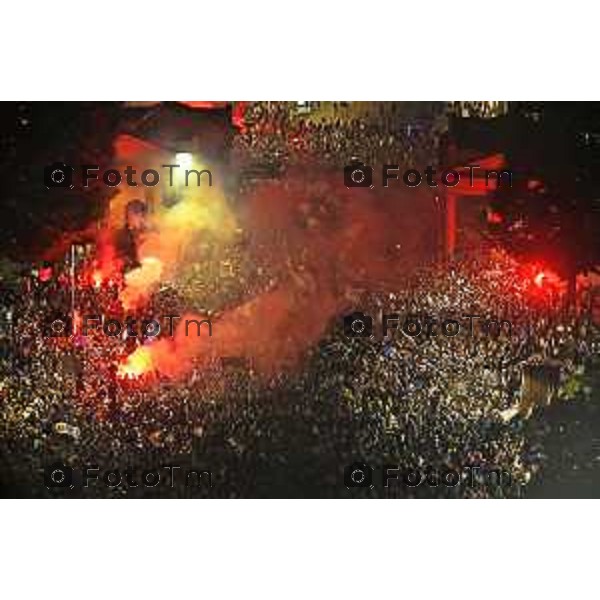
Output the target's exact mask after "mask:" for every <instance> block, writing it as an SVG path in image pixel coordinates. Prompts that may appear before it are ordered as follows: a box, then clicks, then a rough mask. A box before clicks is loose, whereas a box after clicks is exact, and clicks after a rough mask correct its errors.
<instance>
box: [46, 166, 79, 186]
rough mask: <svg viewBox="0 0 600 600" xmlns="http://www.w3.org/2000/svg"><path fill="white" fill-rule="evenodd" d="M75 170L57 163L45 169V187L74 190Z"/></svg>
mask: <svg viewBox="0 0 600 600" xmlns="http://www.w3.org/2000/svg"><path fill="white" fill-rule="evenodd" d="M74 171H75V169H73V167H71V166H70V165H66V164H65V163H61V162H55V163H52V164H51V165H48V166H47V167H44V185H45V186H46V187H47V188H48V189H50V188H70V189H73V172H74Z"/></svg>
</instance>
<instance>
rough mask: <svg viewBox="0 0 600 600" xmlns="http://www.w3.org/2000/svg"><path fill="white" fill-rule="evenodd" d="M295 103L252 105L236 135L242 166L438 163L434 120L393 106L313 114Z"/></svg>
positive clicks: (437, 136)
mask: <svg viewBox="0 0 600 600" xmlns="http://www.w3.org/2000/svg"><path fill="white" fill-rule="evenodd" d="M293 105H294V103H285V102H270V103H267V102H256V103H252V104H250V105H249V106H248V108H247V115H246V123H247V125H246V127H245V130H244V132H243V133H242V134H240V135H239V136H236V138H235V139H236V143H235V146H234V156H236V157H237V159H238V161H239V162H240V163H241V164H242V166H243V168H247V169H249V170H252V168H253V166H257V165H260V166H263V167H264V166H265V165H269V166H272V167H274V168H275V169H280V170H282V169H285V167H286V166H289V165H294V164H297V163H302V164H304V165H306V164H307V163H311V162H314V163H315V164H316V163H318V164H321V165H330V166H333V167H337V168H339V167H340V165H345V164H348V163H349V162H350V161H352V160H360V161H362V162H364V163H365V164H369V165H382V164H386V163H391V164H402V165H407V166H412V167H415V168H425V167H426V166H428V165H435V164H436V163H437V160H438V155H439V148H438V144H439V140H440V133H441V131H440V128H439V126H436V125H435V120H434V119H432V118H428V119H410V120H407V119H406V118H405V119H402V118H401V117H400V116H398V115H397V114H396V113H394V112H393V111H390V113H389V114H388V113H385V114H384V115H378V118H368V116H365V115H356V116H349V115H347V114H346V113H345V112H344V113H341V114H340V116H337V117H334V116H332V117H328V118H325V117H320V118H319V117H318V116H315V117H309V116H308V115H305V114H302V113H300V114H298V111H297V109H295V108H294V106H293Z"/></svg>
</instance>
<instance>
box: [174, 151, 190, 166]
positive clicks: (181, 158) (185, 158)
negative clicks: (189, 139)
mask: <svg viewBox="0 0 600 600" xmlns="http://www.w3.org/2000/svg"><path fill="white" fill-rule="evenodd" d="M175 162H176V163H177V164H178V165H181V166H182V167H191V166H192V155H191V154H190V153H189V152H177V154H175Z"/></svg>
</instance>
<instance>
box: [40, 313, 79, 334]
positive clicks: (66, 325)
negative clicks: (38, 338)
mask: <svg viewBox="0 0 600 600" xmlns="http://www.w3.org/2000/svg"><path fill="white" fill-rule="evenodd" d="M43 333H44V337H46V338H52V337H69V336H71V335H73V319H72V318H71V317H68V316H66V315H53V316H51V317H50V318H48V319H46V322H45V323H44V332H43Z"/></svg>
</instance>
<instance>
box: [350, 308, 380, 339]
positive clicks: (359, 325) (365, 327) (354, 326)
mask: <svg viewBox="0 0 600 600" xmlns="http://www.w3.org/2000/svg"><path fill="white" fill-rule="evenodd" d="M344 334H345V335H346V337H370V336H371V335H373V319H372V318H371V317H370V316H369V315H365V313H362V312H353V313H352V314H349V315H347V316H345V317H344Z"/></svg>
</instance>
